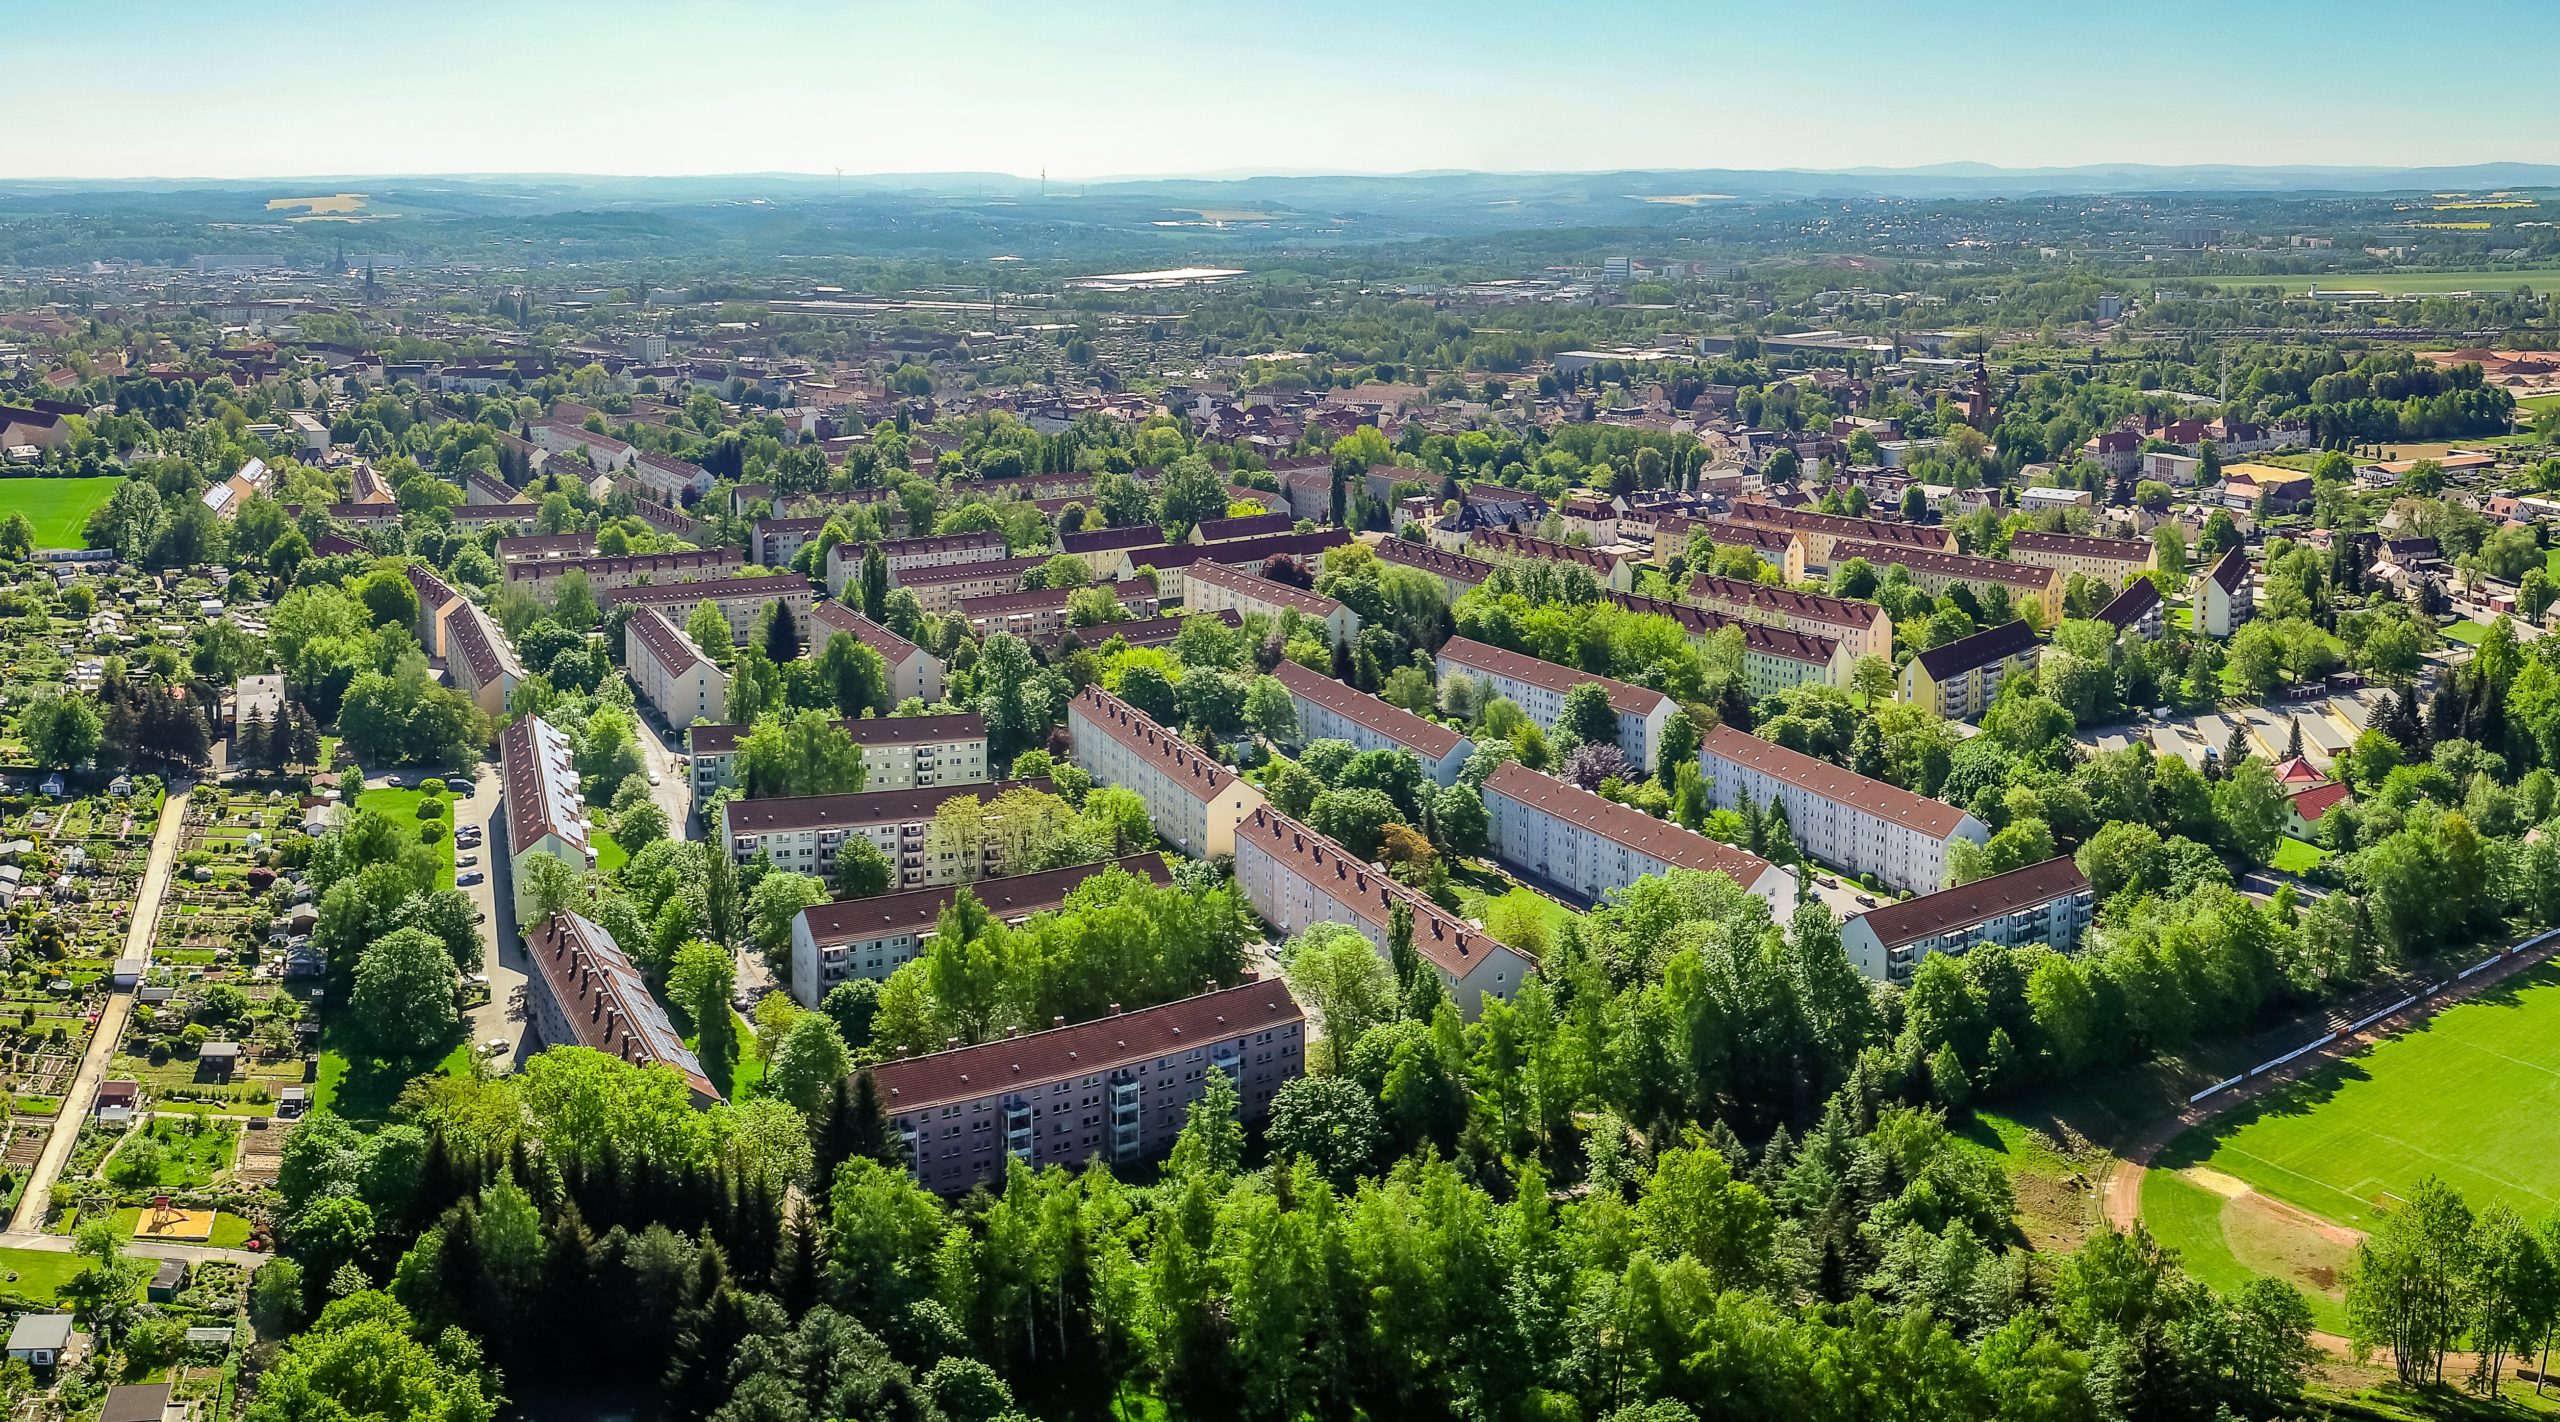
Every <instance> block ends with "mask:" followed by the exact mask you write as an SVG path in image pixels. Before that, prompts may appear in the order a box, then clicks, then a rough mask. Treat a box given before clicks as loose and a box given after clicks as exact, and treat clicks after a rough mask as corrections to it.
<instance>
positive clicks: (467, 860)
mask: <svg viewBox="0 0 2560 1422" xmlns="http://www.w3.org/2000/svg"><path fill="white" fill-rule="evenodd" d="M453 862H454V866H455V867H456V868H460V869H470V868H475V867H477V866H478V865H479V863H480V856H479V855H477V854H460V855H456V856H454V860H453Z"/></svg>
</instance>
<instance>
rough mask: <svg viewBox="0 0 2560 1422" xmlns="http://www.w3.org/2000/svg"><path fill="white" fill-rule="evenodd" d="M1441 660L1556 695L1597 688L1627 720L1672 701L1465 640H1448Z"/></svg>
mask: <svg viewBox="0 0 2560 1422" xmlns="http://www.w3.org/2000/svg"><path fill="white" fill-rule="evenodd" d="M1440 657H1441V660H1443V661H1446V662H1450V663H1453V664H1455V665H1457V666H1461V667H1464V668H1466V669H1467V670H1469V671H1474V672H1490V673H1492V674H1494V675H1496V676H1504V677H1509V678H1510V679H1511V680H1513V681H1523V682H1527V683H1529V684H1530V685H1532V686H1543V687H1545V688H1546V689H1547V690H1549V691H1552V692H1555V693H1557V694H1559V695H1562V694H1563V693H1565V692H1568V691H1571V690H1573V689H1574V688H1575V687H1577V686H1583V685H1593V686H1597V687H1599V688H1600V689H1601V690H1603V691H1606V692H1608V693H1609V704H1610V705H1611V706H1613V707H1615V708H1617V710H1618V711H1619V712H1620V713H1621V714H1623V715H1628V716H1650V715H1652V714H1653V712H1654V710H1655V709H1656V708H1657V707H1661V706H1664V705H1667V704H1669V702H1670V700H1671V698H1670V697H1668V696H1665V695H1663V694H1662V693H1661V692H1659V691H1652V690H1648V689H1646V688H1644V687H1641V686H1634V685H1631V684H1629V683H1627V682H1623V681H1618V680H1615V679H1613V678H1610V677H1605V676H1602V675H1600V674H1599V673H1597V672H1587V671H1577V670H1575V669H1574V668H1572V667H1563V666H1558V665H1556V664H1555V663H1554V662H1547V661H1540V660H1539V659H1538V658H1536V657H1531V656H1524V655H1522V654H1521V653H1519V652H1514V651H1509V650H1506V649H1504V648H1501V647H1495V646H1490V645H1487V644H1486V643H1483V642H1477V641H1472V640H1470V639H1468V638H1465V637H1452V638H1450V639H1449V640H1448V642H1447V643H1446V644H1444V645H1443V646H1442V647H1441V648H1440Z"/></svg>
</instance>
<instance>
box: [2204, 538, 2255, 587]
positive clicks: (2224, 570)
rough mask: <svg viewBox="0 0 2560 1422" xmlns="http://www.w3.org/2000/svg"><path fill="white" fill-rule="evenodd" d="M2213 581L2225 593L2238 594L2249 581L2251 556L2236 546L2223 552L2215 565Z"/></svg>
mask: <svg viewBox="0 0 2560 1422" xmlns="http://www.w3.org/2000/svg"><path fill="white" fill-rule="evenodd" d="M2212 576H2213V580H2214V582H2216V583H2217V584H2219V585H2221V588H2222V590H2223V591H2224V592H2227V593H2236V592H2238V591H2240V587H2241V584H2243V583H2246V582H2248V581H2249V555H2248V554H2247V553H2246V552H2244V551H2242V550H2241V549H2240V548H2239V547H2237V546H2236V545H2235V546H2233V547H2231V548H2226V549H2224V550H2223V553H2222V557H2221V558H2219V559H2218V560H2216V561H2215V563H2214V565H2213V574H2212Z"/></svg>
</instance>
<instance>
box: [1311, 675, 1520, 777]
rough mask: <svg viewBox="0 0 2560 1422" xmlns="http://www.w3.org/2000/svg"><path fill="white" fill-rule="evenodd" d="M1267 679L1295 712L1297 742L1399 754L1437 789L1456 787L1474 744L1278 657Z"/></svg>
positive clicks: (1355, 688)
mask: <svg viewBox="0 0 2560 1422" xmlns="http://www.w3.org/2000/svg"><path fill="white" fill-rule="evenodd" d="M1271 675H1272V677H1273V678H1274V679H1276V680H1277V681H1278V682H1279V683H1280V685H1281V686H1283V687H1285V688H1287V689H1288V692H1289V699H1290V700H1291V701H1292V702H1295V703H1296V704H1297V708H1298V739H1299V741H1300V742H1301V743H1304V742H1307V741H1321V740H1336V741H1348V742H1350V743H1351V744H1352V745H1353V746H1355V747H1357V748H1359V749H1361V750H1364V751H1371V750H1389V751H1404V752H1407V753H1409V754H1411V755H1412V756H1413V757H1414V758H1415V759H1416V760H1419V761H1421V762H1422V773H1423V774H1424V775H1427V776H1429V777H1430V778H1431V781H1432V783H1433V784H1436V785H1442V786H1447V785H1452V784H1455V783H1456V782H1457V779H1458V771H1459V769H1460V768H1461V767H1463V766H1464V765H1465V764H1466V762H1467V757H1468V756H1470V755H1473V754H1475V748H1476V747H1475V742H1473V741H1471V740H1469V739H1467V738H1466V737H1465V736H1462V735H1460V734H1458V733H1457V732H1456V731H1453V730H1450V729H1449V728H1448V727H1446V726H1443V725H1441V724H1440V723H1439V722H1437V721H1432V720H1426V719H1424V718H1423V717H1420V716H1416V715H1414V714H1413V713H1412V712H1410V711H1407V710H1405V709H1404V708H1403V707H1401V706H1391V705H1389V704H1387V703H1386V702H1384V701H1381V700H1379V699H1378V698H1377V697H1374V696H1371V695H1370V694H1369V693H1367V692H1365V691H1362V690H1360V689H1358V688H1357V687H1351V686H1345V685H1343V684H1342V683H1341V682H1338V681H1336V680H1334V679H1333V678H1332V677H1329V676H1326V675H1325V674H1324V673H1322V672H1320V671H1316V670H1315V669H1313V668H1311V667H1307V666H1303V665H1300V664H1299V663H1297V662H1293V661H1290V660H1289V659H1288V658H1286V657H1283V658H1281V659H1280V661H1279V663H1278V665H1276V666H1274V667H1272V669H1271Z"/></svg>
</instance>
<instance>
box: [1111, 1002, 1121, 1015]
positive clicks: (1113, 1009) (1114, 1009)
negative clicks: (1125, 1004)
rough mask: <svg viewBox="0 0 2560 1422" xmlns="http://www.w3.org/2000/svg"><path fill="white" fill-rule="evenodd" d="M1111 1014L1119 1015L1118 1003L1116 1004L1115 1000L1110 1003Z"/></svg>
mask: <svg viewBox="0 0 2560 1422" xmlns="http://www.w3.org/2000/svg"><path fill="white" fill-rule="evenodd" d="M1111 1015H1112V1016H1114V1017H1117V1016H1119V1015H1120V1004H1118V1003H1116V1002H1115V1003H1113V1004H1111Z"/></svg>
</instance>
